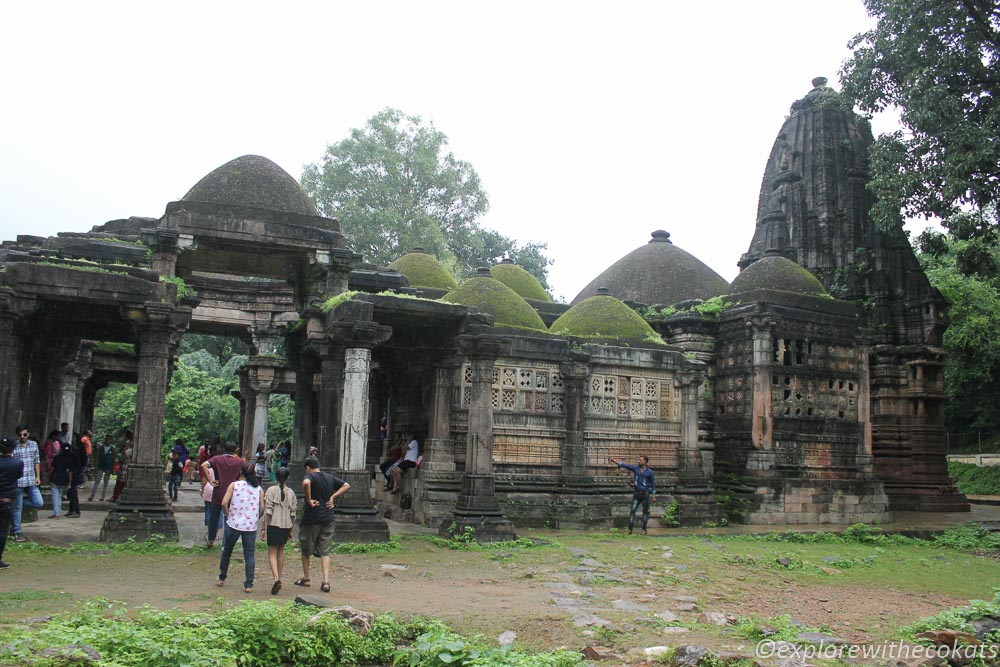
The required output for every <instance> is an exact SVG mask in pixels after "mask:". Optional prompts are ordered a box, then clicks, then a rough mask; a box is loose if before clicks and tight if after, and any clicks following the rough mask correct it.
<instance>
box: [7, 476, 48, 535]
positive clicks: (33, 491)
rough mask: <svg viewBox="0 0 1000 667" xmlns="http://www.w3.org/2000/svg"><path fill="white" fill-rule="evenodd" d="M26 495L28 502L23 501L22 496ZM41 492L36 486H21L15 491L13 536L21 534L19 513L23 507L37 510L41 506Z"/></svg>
mask: <svg viewBox="0 0 1000 667" xmlns="http://www.w3.org/2000/svg"><path fill="white" fill-rule="evenodd" d="M25 493H27V494H28V500H25V499H24V494H25ZM43 504H44V503H43V501H42V492H41V491H39V490H38V487H37V486H22V487H19V488H18V490H17V495H16V497H15V498H14V534H15V535H17V534H18V533H20V532H21V512H22V511H23V510H22V508H23V506H24V505H27V506H28V507H34V508H35V509H38V508H39V507H41V506H42V505H43Z"/></svg>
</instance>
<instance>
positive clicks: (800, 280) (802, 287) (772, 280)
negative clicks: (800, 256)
mask: <svg viewBox="0 0 1000 667" xmlns="http://www.w3.org/2000/svg"><path fill="white" fill-rule="evenodd" d="M759 289H769V290H777V291H779V292H793V293H795V294H808V295H811V296H829V292H827V291H826V288H825V287H823V283H821V282H820V281H819V279H818V278H817V277H816V276H814V275H813V274H812V273H811V272H810V271H809V269H806V268H805V267H802V266H799V265H798V264H796V263H795V262H793V261H792V260H790V259H788V258H787V257H782V256H781V255H779V254H778V253H777V252H775V251H768V253H767V254H766V255H764V256H763V257H761V258H760V259H758V260H757V261H756V262H754V263H753V264H751V265H750V266H748V267H747V268H745V269H743V270H742V271H740V274H739V275H738V276H736V279H735V280H733V283H732V285H730V286H729V293H730V294H739V293H741V292H751V291H753V290H759Z"/></svg>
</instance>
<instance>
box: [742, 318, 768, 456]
mask: <svg viewBox="0 0 1000 667" xmlns="http://www.w3.org/2000/svg"><path fill="white" fill-rule="evenodd" d="M746 325H747V328H748V329H750V331H751V336H752V340H753V378H752V382H753V422H752V426H751V437H752V438H753V448H754V449H759V450H765V451H770V449H771V446H772V445H773V444H774V442H773V437H774V435H773V430H774V424H773V420H772V419H771V378H772V374H773V373H772V367H773V365H774V342H773V340H772V337H771V329H772V327H773V326H774V322H773V321H772V320H770V319H768V318H754V319H750V320H747V322H746Z"/></svg>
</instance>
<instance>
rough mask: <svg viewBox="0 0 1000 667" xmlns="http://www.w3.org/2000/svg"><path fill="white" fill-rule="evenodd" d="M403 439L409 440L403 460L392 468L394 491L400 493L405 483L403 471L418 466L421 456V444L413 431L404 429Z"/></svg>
mask: <svg viewBox="0 0 1000 667" xmlns="http://www.w3.org/2000/svg"><path fill="white" fill-rule="evenodd" d="M403 440H405V441H407V443H406V449H405V450H404V452H403V460H402V461H400V462H399V464H398V465H396V466H395V467H394V468H393V469H392V493H399V489H400V487H402V485H403V471H404V470H408V469H410V468H416V467H417V459H419V458H420V444H419V443H418V442H417V439H416V438H414V437H413V431H403Z"/></svg>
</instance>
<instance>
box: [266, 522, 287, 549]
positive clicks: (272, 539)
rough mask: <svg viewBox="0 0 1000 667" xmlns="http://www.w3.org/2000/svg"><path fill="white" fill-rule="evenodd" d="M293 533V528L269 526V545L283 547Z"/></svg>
mask: <svg viewBox="0 0 1000 667" xmlns="http://www.w3.org/2000/svg"><path fill="white" fill-rule="evenodd" d="M291 535H292V529H291V528H278V527H277V526H268V527H267V546H269V547H283V546H285V544H287V543H288V538H289V537H291Z"/></svg>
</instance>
